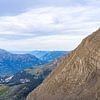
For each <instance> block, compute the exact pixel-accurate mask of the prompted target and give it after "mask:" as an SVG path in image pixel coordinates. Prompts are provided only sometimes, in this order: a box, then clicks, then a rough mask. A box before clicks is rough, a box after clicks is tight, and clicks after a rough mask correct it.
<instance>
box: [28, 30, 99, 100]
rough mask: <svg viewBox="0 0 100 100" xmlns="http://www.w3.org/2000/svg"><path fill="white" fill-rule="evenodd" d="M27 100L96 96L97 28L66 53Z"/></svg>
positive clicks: (85, 99) (77, 99) (82, 99)
mask: <svg viewBox="0 0 100 100" xmlns="http://www.w3.org/2000/svg"><path fill="white" fill-rule="evenodd" d="M27 100H100V29H99V30H97V31H96V32H94V33H93V34H92V35H90V36H88V37H87V38H85V39H84V40H83V41H82V43H81V44H80V45H79V46H78V47H77V48H76V49H75V50H73V51H72V52H71V53H70V54H69V55H68V56H66V57H65V59H64V60H63V62H62V63H61V64H60V65H59V66H58V67H57V69H56V70H54V71H53V72H52V73H51V74H50V76H48V78H47V79H46V80H45V81H44V82H43V83H42V84H41V85H40V86H39V87H38V88H36V89H35V90H34V91H33V92H32V93H30V94H29V95H28V97H27Z"/></svg>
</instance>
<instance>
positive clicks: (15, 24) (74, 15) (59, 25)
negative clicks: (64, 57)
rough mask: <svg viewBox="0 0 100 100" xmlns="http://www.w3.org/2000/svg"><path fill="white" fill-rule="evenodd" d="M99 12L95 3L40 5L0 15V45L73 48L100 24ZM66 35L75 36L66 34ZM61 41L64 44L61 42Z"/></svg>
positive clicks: (6, 46) (33, 47) (22, 47)
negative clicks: (72, 5) (23, 10)
mask: <svg viewBox="0 0 100 100" xmlns="http://www.w3.org/2000/svg"><path fill="white" fill-rule="evenodd" d="M99 12H100V8H99V7H96V6H76V8H75V7H44V8H35V9H32V10H30V11H27V12H25V13H22V14H20V15H16V16H3V17H0V47H2V48H8V49H10V48H13V49H27V48H28V49H29V48H30V49H43V48H44V49H56V48H57V49H66V50H67V49H68V50H69V49H73V48H75V47H76V44H78V43H79V42H80V40H81V39H82V38H83V37H84V36H86V35H88V34H90V33H91V32H92V31H94V30H96V29H97V28H98V27H100V18H99V16H100V13H99ZM69 35H70V36H73V37H75V38H71V39H70V38H67V36H69ZM78 35H79V37H78ZM83 35H84V36H83ZM55 36H56V37H55ZM61 36H62V37H61ZM65 36H66V38H65ZM76 36H77V37H76ZM44 37H45V38H44ZM4 40H6V41H4ZM12 41H13V42H12ZM64 42H65V43H66V45H62V44H65V43H64ZM68 44H71V45H68ZM57 45H59V46H57Z"/></svg>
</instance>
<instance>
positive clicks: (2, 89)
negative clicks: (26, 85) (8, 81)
mask: <svg viewBox="0 0 100 100" xmlns="http://www.w3.org/2000/svg"><path fill="white" fill-rule="evenodd" d="M8 89H9V87H8V86H5V85H0V96H1V95H3V94H4V93H6V92H7V90H8Z"/></svg>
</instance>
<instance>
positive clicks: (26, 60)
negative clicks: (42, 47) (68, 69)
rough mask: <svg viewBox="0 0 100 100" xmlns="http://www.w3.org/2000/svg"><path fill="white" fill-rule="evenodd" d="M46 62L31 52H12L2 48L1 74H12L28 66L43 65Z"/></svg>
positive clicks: (0, 57)
mask: <svg viewBox="0 0 100 100" xmlns="http://www.w3.org/2000/svg"><path fill="white" fill-rule="evenodd" d="M43 64H44V62H43V61H42V60H40V59H38V58H37V57H35V56H34V55H30V54H12V53H10V52H8V51H5V50H2V49H0V75H11V74H14V73H16V72H18V71H20V70H23V69H25V68H28V67H32V66H38V65H43Z"/></svg>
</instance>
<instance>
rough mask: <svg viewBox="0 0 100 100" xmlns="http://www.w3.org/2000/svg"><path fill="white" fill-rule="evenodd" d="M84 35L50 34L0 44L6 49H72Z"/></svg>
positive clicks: (0, 42)
mask: <svg viewBox="0 0 100 100" xmlns="http://www.w3.org/2000/svg"><path fill="white" fill-rule="evenodd" d="M84 37H85V36H84V35H83V36H81V35H80V36H73V35H52V36H43V37H35V38H31V39H26V40H15V41H12V40H9V41H0V46H1V47H2V48H4V49H8V50H28V51H29V50H72V49H74V48H75V47H76V46H77V45H78V44H79V43H80V42H81V40H82V38H84ZM73 40H74V41H73Z"/></svg>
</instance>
